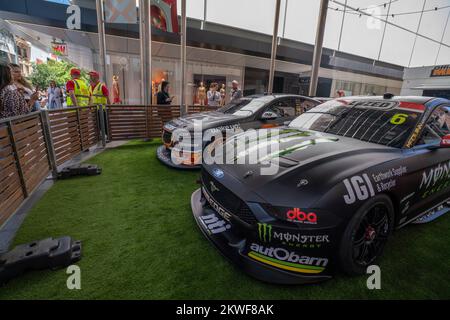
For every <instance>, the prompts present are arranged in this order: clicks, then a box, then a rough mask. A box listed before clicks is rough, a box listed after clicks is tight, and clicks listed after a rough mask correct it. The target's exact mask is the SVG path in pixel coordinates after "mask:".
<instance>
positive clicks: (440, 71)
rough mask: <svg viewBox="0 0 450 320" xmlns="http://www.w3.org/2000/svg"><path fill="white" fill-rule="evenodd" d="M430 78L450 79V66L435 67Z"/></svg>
mask: <svg viewBox="0 0 450 320" xmlns="http://www.w3.org/2000/svg"><path fill="white" fill-rule="evenodd" d="M430 77H450V64H447V65H442V66H435V67H434V68H433V70H431V75H430Z"/></svg>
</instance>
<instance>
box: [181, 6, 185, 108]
mask: <svg viewBox="0 0 450 320" xmlns="http://www.w3.org/2000/svg"><path fill="white" fill-rule="evenodd" d="M186 22H187V19H186V0H181V97H180V114H181V115H184V114H185V113H186V112H187V108H186V101H185V99H186Z"/></svg>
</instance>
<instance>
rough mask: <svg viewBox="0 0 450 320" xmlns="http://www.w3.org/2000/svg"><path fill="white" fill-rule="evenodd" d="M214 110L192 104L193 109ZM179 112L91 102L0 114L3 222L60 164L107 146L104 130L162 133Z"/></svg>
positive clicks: (113, 136) (125, 135)
mask: <svg viewBox="0 0 450 320" xmlns="http://www.w3.org/2000/svg"><path fill="white" fill-rule="evenodd" d="M210 110H215V109H212V108H208V107H201V106H190V107H188V113H190V114H191V113H196V112H202V111H210ZM105 115H106V116H105ZM179 116H180V107H179V106H107V107H101V106H98V107H97V106H89V107H80V108H68V109H58V110H51V111H41V112H35V113H32V114H28V115H25V116H19V117H13V118H7V119H0V226H2V225H3V223H4V222H5V221H6V220H7V219H8V218H9V217H11V215H12V214H13V213H14V212H15V211H16V210H17V208H19V206H20V205H21V204H22V202H23V201H24V200H25V199H26V198H27V197H29V195H30V194H31V193H32V192H33V191H34V190H35V189H36V188H37V186H39V184H40V183H41V182H42V181H43V180H44V179H45V178H46V177H47V176H48V175H49V174H50V172H52V173H53V175H54V176H55V175H56V174H57V167H58V166H60V165H62V164H64V163H65V162H67V161H68V160H71V159H72V158H73V157H75V156H76V155H78V154H80V153H81V152H83V151H85V150H87V149H89V148H90V147H92V146H94V145H96V144H98V143H99V142H100V141H101V142H102V143H103V145H104V144H105V143H106V141H105V140H104V139H102V138H103V137H105V136H106V134H107V135H108V136H109V140H124V139H135V138H160V137H161V134H162V127H163V125H164V124H165V123H166V122H168V121H170V120H172V119H173V118H177V117H179ZM105 120H106V121H105ZM102 128H104V129H105V130H102ZM105 131H106V132H105Z"/></svg>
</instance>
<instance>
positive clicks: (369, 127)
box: [289, 100, 424, 148]
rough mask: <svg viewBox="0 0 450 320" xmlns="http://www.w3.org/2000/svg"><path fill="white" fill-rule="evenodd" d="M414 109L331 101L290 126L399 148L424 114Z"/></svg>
mask: <svg viewBox="0 0 450 320" xmlns="http://www.w3.org/2000/svg"><path fill="white" fill-rule="evenodd" d="M417 106H419V107H418V108H410V107H403V106H402V105H400V103H398V102H395V101H383V100H381V101H375V100H354V101H349V100H333V101H329V102H326V103H324V104H322V105H320V106H317V107H315V108H313V109H311V110H310V111H308V112H306V113H304V114H302V115H301V116H299V117H298V118H296V119H295V120H294V121H292V122H291V124H290V125H289V126H290V127H294V128H302V129H307V130H314V131H319V132H325V133H330V134H335V135H339V136H344V137H350V138H354V139H358V140H362V141H368V142H372V143H377V144H382V145H386V146H391V147H396V148H401V147H403V145H404V144H405V142H406V139H407V138H408V137H409V136H410V134H411V133H412V131H413V129H414V128H415V126H416V124H417V121H418V119H419V118H420V117H421V114H422V113H423V109H424V108H423V106H421V105H417ZM421 107H422V108H421Z"/></svg>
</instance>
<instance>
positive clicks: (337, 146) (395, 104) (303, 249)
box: [191, 95, 450, 284]
mask: <svg viewBox="0 0 450 320" xmlns="http://www.w3.org/2000/svg"><path fill="white" fill-rule="evenodd" d="M449 110H450V101H449V100H445V99H438V98H426V97H392V96H390V95H385V96H384V97H348V98H340V99H336V100H332V101H328V102H326V103H324V104H322V105H320V106H317V107H315V108H314V109H311V110H309V111H308V112H306V113H304V114H302V115H300V116H299V117H298V118H296V119H295V120H294V121H292V122H291V123H290V125H289V126H285V127H281V128H279V129H277V130H273V129H260V130H258V131H257V132H258V133H259V134H260V135H259V136H267V135H268V134H269V132H271V133H270V134H271V135H272V137H274V138H275V141H276V143H278V145H279V148H278V151H277V152H274V153H270V152H269V153H267V155H266V156H265V157H264V159H257V160H256V161H254V162H253V163H246V164H204V165H203V167H202V187H201V189H199V190H197V191H195V192H194V194H193V195H192V199H191V207H192V211H193V214H194V217H195V219H196V221H197V224H198V225H199V227H200V229H201V230H202V232H203V233H204V234H205V236H206V237H207V238H208V239H209V240H210V241H211V242H212V243H214V244H215V246H216V247H217V248H218V249H219V250H220V252H221V253H222V254H223V255H225V256H226V257H228V258H229V259H230V260H231V261H233V262H234V263H235V264H237V265H238V266H239V267H240V268H242V269H243V270H244V271H246V272H247V273H249V274H250V275H252V276H254V277H256V278H258V279H260V280H263V281H267V282H273V283H285V284H296V283H308V282H317V281H320V280H325V279H329V278H331V277H332V275H333V274H334V273H335V271H336V270H337V269H341V270H343V271H344V272H346V273H348V274H362V273H365V272H366V269H367V267H368V266H369V265H371V264H373V263H374V262H375V261H376V259H377V258H379V257H380V255H381V254H382V251H383V247H384V246H385V244H386V242H387V240H388V237H389V236H390V234H391V233H392V231H393V230H394V229H396V228H400V227H402V226H405V225H406V224H408V223H410V222H415V221H418V219H419V221H420V219H421V218H422V217H427V219H428V220H431V219H430V217H437V216H439V215H442V214H444V213H446V212H447V211H449V210H450V209H449V208H450V206H449V198H450V148H449V146H450V135H448V134H449V129H450V113H449ZM245 134H246V133H241V134H238V135H235V136H233V137H232V138H231V139H228V140H227V141H226V142H225V144H224V146H222V147H224V148H225V151H224V152H225V153H228V152H229V151H228V148H229V147H230V146H233V145H234V144H235V142H236V141H237V140H238V139H239V138H242V136H244V135H245ZM266 146H267V143H266V142H261V143H259V140H258V141H257V144H256V147H255V146H253V147H251V148H250V149H249V150H247V151H246V153H244V155H245V156H251V155H252V153H256V152H260V151H261V150H262V148H264V147H266ZM229 149H230V150H232V152H234V150H233V148H229ZM240 156H242V154H240ZM234 159H237V156H236V157H235V158H234ZM269 165H274V166H276V169H277V170H276V171H274V174H273V175H267V174H264V175H263V174H262V173H261V172H262V170H261V169H262V168H263V167H267V166H269Z"/></svg>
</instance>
